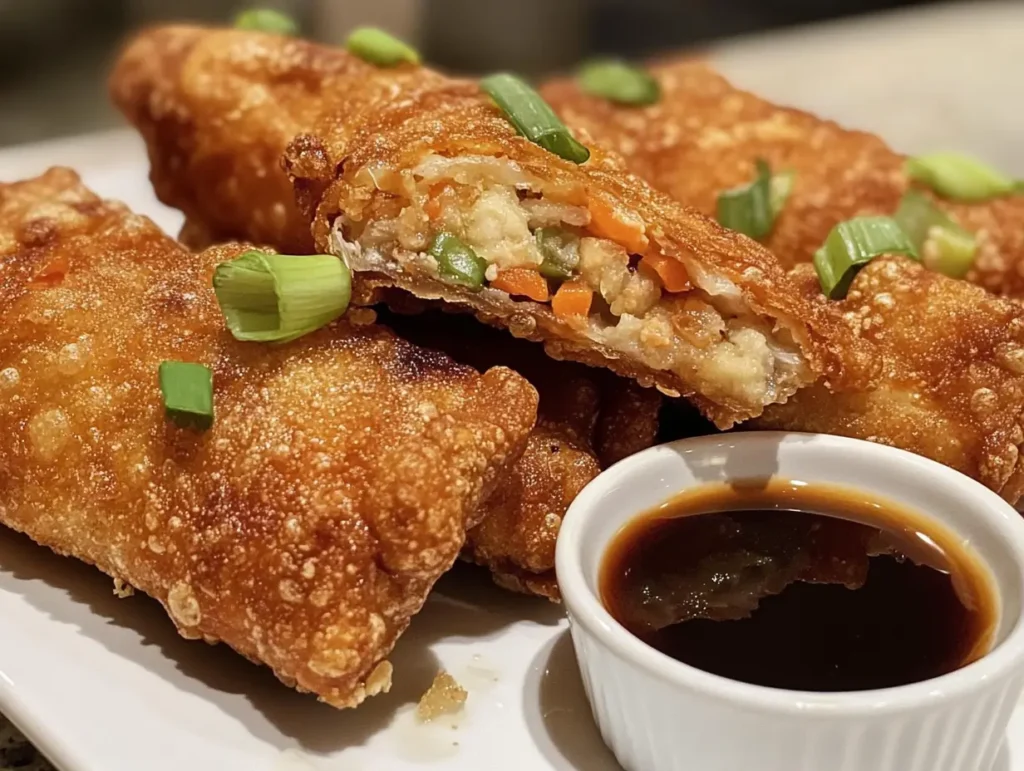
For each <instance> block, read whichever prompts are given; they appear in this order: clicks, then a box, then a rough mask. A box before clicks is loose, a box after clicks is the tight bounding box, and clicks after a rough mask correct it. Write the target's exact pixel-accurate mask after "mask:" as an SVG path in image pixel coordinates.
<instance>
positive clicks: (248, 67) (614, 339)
mask: <svg viewBox="0 0 1024 771" xmlns="http://www.w3.org/2000/svg"><path fill="white" fill-rule="evenodd" d="M113 90H114V94H115V98H116V99H117V101H118V103H119V104H120V105H121V106H122V109H124V110H125V112H126V113H127V114H128V115H129V116H130V117H131V119H132V120H133V122H134V123H136V125H139V126H140V127H141V128H142V131H143V133H144V135H145V136H146V138H147V141H148V143H149V145H150V155H151V158H153V165H154V171H153V176H154V180H155V182H156V185H157V190H158V192H159V193H160V194H161V196H162V197H163V199H164V200H165V201H168V202H169V203H171V204H172V205H176V206H179V207H180V208H182V209H183V210H185V211H186V212H187V213H188V214H189V216H190V217H192V213H193V212H197V211H199V210H200V209H202V210H206V211H214V210H218V208H217V207H219V210H220V211H225V212H227V211H229V210H230V209H231V207H238V211H239V212H241V211H243V210H246V207H249V208H250V209H251V211H252V214H253V216H256V217H259V218H260V219H261V221H262V222H263V223H264V224H265V225H266V227H267V229H268V231H269V232H271V233H273V232H274V231H275V230H276V229H277V228H278V225H281V226H282V227H284V224H285V223H287V222H289V221H290V220H291V219H292V218H293V217H294V216H295V214H296V212H298V213H299V214H300V215H305V216H306V217H307V218H308V221H309V223H310V224H311V225H312V226H313V233H314V242H315V246H316V248H317V249H319V250H328V251H331V252H333V253H336V254H338V255H340V256H342V257H343V259H345V260H346V262H347V263H348V265H349V266H350V268H351V269H352V270H353V272H354V273H355V274H356V276H355V290H356V291H355V298H356V300H357V301H361V302H373V301H374V300H375V299H376V296H377V295H376V291H375V290H376V289H377V288H379V287H397V288H399V289H402V290H405V291H407V292H410V293H412V294H415V295H417V296H419V297H422V298H427V299H440V300H444V301H446V302H448V303H451V304H454V305H458V306H461V307H463V308H467V309H470V310H472V311H473V312H475V313H476V314H477V316H478V317H479V318H481V319H482V320H484V321H487V322H489V323H493V324H495V325H499V326H504V327H507V328H508V329H509V330H510V331H512V333H513V334H515V335H517V336H520V337H525V338H529V339H532V340H536V341H540V342H543V343H544V344H545V346H546V348H547V350H548V352H549V353H550V354H551V355H552V356H554V357H556V358H569V359H575V360H578V361H582V362H584V363H587V364H592V365H596V366H602V367H608V368H610V369H613V370H614V371H616V372H618V373H620V374H622V375H625V376H627V377H631V378H634V379H636V380H638V381H639V382H640V383H641V384H644V385H657V386H659V387H661V388H662V389H663V390H664V391H666V392H669V393H675V394H682V395H686V396H688V397H690V398H692V399H693V400H694V401H695V402H696V403H697V404H699V405H700V407H701V408H702V409H703V410H704V411H705V413H706V414H708V415H709V416H711V417H712V418H713V419H714V420H715V421H716V422H717V423H718V424H719V425H721V426H729V425H732V424H733V423H735V422H736V421H738V420H742V419H745V418H748V417H752V416H755V415H758V414H760V413H761V412H762V411H763V409H764V407H765V406H766V405H768V404H772V403H775V402H782V401H785V400H786V399H787V398H788V397H789V396H790V395H791V394H792V393H793V392H794V391H795V390H796V389H797V388H798V387H800V386H801V385H803V384H805V383H807V382H810V381H811V380H812V379H813V377H814V375H815V370H816V369H817V368H818V367H819V365H820V362H819V360H818V356H817V348H816V346H815V342H816V338H815V331H814V327H815V323H816V321H817V319H816V317H815V313H816V311H815V309H814V307H812V306H808V305H807V303H805V302H804V301H803V299H802V298H801V297H800V296H799V295H798V294H797V293H795V292H794V291H793V288H792V286H791V284H790V283H789V281H788V279H787V278H786V276H785V275H784V273H783V271H782V270H781V268H780V266H779V265H778V264H777V262H776V261H775V260H774V258H773V257H772V255H771V254H770V253H769V252H767V251H766V250H765V249H763V248H762V247H760V246H759V245H758V244H756V243H755V242H753V241H751V240H750V239H747V238H744V237H741V236H739V235H737V234H735V233H732V232H729V231H726V230H724V229H723V228H721V227H719V226H718V225H717V224H716V223H714V222H713V221H711V220H710V219H708V218H706V217H704V216H703V215H701V214H699V213H697V212H696V211H694V210H692V209H688V208H686V207H682V206H679V205H677V204H676V203H674V202H673V201H671V200H670V199H668V198H666V197H664V196H662V195H660V194H658V193H656V192H654V191H653V190H652V189H651V188H649V187H648V186H647V185H646V184H645V183H644V182H642V181H641V180H640V179H638V178H637V177H634V176H631V175H629V174H628V173H626V172H625V171H624V170H623V169H622V168H621V167H620V165H619V164H618V162H617V161H616V159H614V158H613V157H611V156H609V155H607V154H606V153H604V152H602V151H601V150H600V148H599V147H592V148H590V149H591V157H590V160H589V161H588V162H586V163H585V164H583V165H577V164H576V163H573V162H571V161H568V160H564V159H563V158H561V157H559V156H557V155H555V154H553V153H552V152H549V151H548V150H545V149H543V148H541V147H540V146H539V145H537V144H534V143H533V142H531V141H529V140H528V139H526V138H525V137H524V136H520V135H519V134H518V133H517V130H516V128H514V127H513V125H512V123H510V120H509V117H508V116H507V115H506V114H504V113H503V112H502V110H501V109H499V108H498V107H497V106H496V104H494V103H493V102H492V100H491V99H490V98H489V97H488V96H487V95H486V94H484V93H483V92H482V91H481V89H480V87H479V86H478V85H477V84H475V83H470V82H465V81H456V80H450V79H447V78H444V77H442V76H441V75H438V74H437V73H434V72H432V71H430V70H428V69H426V68H421V67H416V66H412V65H403V66H399V67H395V68H391V69H384V68H380V67H376V66H372V65H369V64H367V63H366V62H363V61H361V60H359V59H357V58H356V57H354V56H353V55H351V54H349V53H347V52H346V51H344V50H341V49H338V48H328V47H323V46H318V45H315V44H312V43H309V42H307V41H302V40H297V39H292V38H285V37H281V36H275V35H268V34H261V33H254V32H245V31H238V30H200V29H195V28H185V27H173V28H165V29H162V30H156V31H153V32H149V33H144V35H143V36H142V37H140V38H139V39H137V40H136V41H135V42H134V43H133V44H132V45H131V46H130V47H129V48H128V49H127V51H126V52H125V54H124V55H123V56H122V58H121V60H120V62H119V64H118V68H117V70H116V71H115V74H114V77H113ZM291 132H294V133H295V134H296V136H295V137H294V138H293V139H292V140H291V141H290V144H289V147H288V151H287V153H286V158H285V164H286V169H287V171H288V172H289V174H290V175H291V177H292V179H293V181H294V185H295V190H296V194H297V200H298V203H299V206H298V207H297V208H293V207H285V206H277V204H278V203H280V202H279V201H275V204H274V205H272V206H269V207H268V206H266V201H267V200H268V198H267V197H266V196H267V194H268V193H273V191H271V190H270V189H269V187H268V182H266V181H263V182H261V181H260V174H259V169H260V168H263V167H265V165H266V164H267V163H268V161H267V159H266V152H265V151H266V148H267V147H272V146H278V145H279V143H280V139H281V138H282V137H283V136H285V135H287V134H288V133H291ZM263 136H266V137H267V140H266V142H265V143H264V142H263V141H262V139H261V137H263ZM244 143H248V144H247V146H248V147H250V148H251V149H252V150H253V152H252V153H251V157H250V158H248V159H245V158H242V157H239V154H238V149H237V148H238V147H239V145H240V144H244ZM250 183H251V186H250ZM274 184H275V186H276V182H275V183H274ZM275 212H276V214H275ZM277 215H280V217H279V218H278V217H277ZM238 216H239V215H238V214H237V213H236V214H235V215H233V218H234V219H237V218H238ZM219 227H220V226H219V223H218V222H217V220H216V218H215V217H208V222H207V225H206V227H205V228H204V230H205V232H206V233H207V234H210V233H213V234H215V233H216V232H217V231H218V229H219ZM261 227H262V226H261Z"/></svg>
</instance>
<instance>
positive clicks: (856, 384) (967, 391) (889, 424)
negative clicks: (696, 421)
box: [755, 257, 1024, 503]
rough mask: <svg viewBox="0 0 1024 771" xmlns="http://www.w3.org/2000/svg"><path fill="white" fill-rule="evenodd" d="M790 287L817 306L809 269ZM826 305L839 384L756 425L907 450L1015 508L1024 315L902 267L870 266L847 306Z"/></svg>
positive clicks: (1006, 303) (826, 385)
mask: <svg viewBox="0 0 1024 771" xmlns="http://www.w3.org/2000/svg"><path fill="white" fill-rule="evenodd" d="M796 276H797V278H798V280H799V281H800V283H801V286H802V290H803V292H804V293H805V295H806V296H807V297H808V298H811V297H814V296H815V295H818V296H819V297H820V287H819V286H818V279H817V276H816V275H815V273H814V270H813V268H811V266H809V265H805V266H801V267H800V268H799V269H797V271H796ZM823 303H824V301H823ZM824 304H825V305H826V308H827V309H828V311H829V313H831V314H832V315H833V317H834V320H835V328H834V331H833V334H832V336H831V339H832V345H833V346H834V351H835V353H836V355H838V356H840V357H842V358H843V363H844V365H845V377H844V378H843V379H842V380H841V381H837V382H830V381H828V380H826V381H824V382H822V383H819V384H817V385H815V386H813V387H811V388H806V389H804V390H802V391H800V392H799V393H798V394H797V395H796V396H795V397H794V398H793V399H791V400H790V401H789V402H788V403H787V404H785V405H776V406H773V407H772V408H770V409H769V410H767V411H766V412H765V414H764V415H763V416H762V417H761V418H760V419H759V420H758V421H756V422H755V425H756V426H757V427H760V428H772V429H784V430H789V431H815V432H823V433H827V434H839V435H842V436H851V437H854V438H858V439H869V440H871V441H874V442H879V443H881V444H888V445H891V446H893V447H899V448H902V449H904V450H910V451H911V452H915V453H917V454H919V455H924V456H927V457H929V458H932V459H933V460H937V461H939V462H940V463H944V464H946V465H947V466H951V467H952V468H955V469H957V470H958V471H961V472H963V473H964V474H966V475H968V476H970V477H973V478H974V479H976V480H978V481H979V482H981V483H983V484H985V485H986V486H988V487H990V488H991V489H992V490H994V491H996V492H997V493H999V494H1000V495H1001V496H1003V497H1004V498H1005V499H1006V500H1008V501H1010V502H1011V503H1015V502H1016V501H1017V500H1018V499H1019V498H1020V496H1021V493H1022V492H1024V463H1022V461H1021V453H1020V450H1021V444H1022V442H1024V429H1022V427H1021V426H1022V423H1024V308H1022V307H1021V306H1020V305H1019V304H1018V303H1016V302H1013V301H1010V300H1004V299H1001V298H998V297H994V296H992V295H990V294H988V293H986V292H985V291H984V290H982V289H980V288H978V287H976V286H972V285H970V284H968V283H966V282H964V281H958V280H955V279H951V278H947V277H946V276H943V275H942V274H940V273H935V272H933V271H930V270H927V269H925V268H923V267H922V266H921V265H919V264H918V263H916V262H913V261H911V260H908V259H906V258H903V257H884V258H879V259H876V260H874V261H872V262H871V263H869V264H868V266H867V267H866V268H864V270H863V271H862V272H861V273H860V274H859V275H858V276H857V278H856V279H854V282H853V285H852V286H851V288H850V292H849V294H848V295H847V297H846V299H845V300H842V301H839V302H828V303H824Z"/></svg>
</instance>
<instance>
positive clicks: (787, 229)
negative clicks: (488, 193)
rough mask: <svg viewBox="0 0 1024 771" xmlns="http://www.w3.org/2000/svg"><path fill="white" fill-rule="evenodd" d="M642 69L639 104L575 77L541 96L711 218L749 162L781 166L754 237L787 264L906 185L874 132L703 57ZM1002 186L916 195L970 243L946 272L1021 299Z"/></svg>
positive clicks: (889, 201)
mask: <svg viewBox="0 0 1024 771" xmlns="http://www.w3.org/2000/svg"><path fill="white" fill-rule="evenodd" d="M649 72H650V74H651V75H652V76H653V77H654V78H655V79H656V81H657V84H658V87H659V88H660V96H659V97H658V98H657V99H656V100H655V101H654V103H653V104H649V105H635V106H634V105H630V104H622V103H616V102H613V101H610V100H609V99H607V98H605V97H603V96H596V95H593V94H592V93H588V92H586V91H585V90H584V89H583V88H582V87H581V83H580V81H579V79H558V80H556V81H553V82H551V83H549V84H547V85H546V86H545V87H543V88H542V89H541V93H542V94H543V95H544V96H545V98H546V99H547V101H548V102H549V103H550V104H551V105H552V107H554V109H555V111H556V112H558V114H559V115H560V116H561V117H562V119H563V120H564V121H565V122H566V123H567V124H568V125H569V127H570V128H573V129H576V130H579V131H581V132H583V133H585V134H586V135H587V136H590V137H592V138H593V139H594V140H595V141H597V142H600V143H603V144H604V145H606V146H607V147H610V148H612V149H613V150H616V151H617V152H618V153H620V154H621V155H622V157H623V158H624V159H625V160H626V163H627V166H628V167H629V170H630V171H632V172H633V173H635V174H637V175H639V176H641V177H643V178H644V179H645V180H647V181H648V182H649V183H650V184H652V185H653V186H654V187H656V188H658V189H659V190H661V191H662V192H664V193H667V194H668V195H670V196H672V197H673V198H675V199H676V200H677V201H680V202H681V203H684V204H686V205H688V206H694V207H696V208H697V209H699V210H700V211H702V212H704V213H706V214H708V215H710V216H714V215H715V214H716V210H717V202H718V196H719V194H721V193H722V192H724V191H727V190H731V189H735V188H737V187H740V186H743V185H746V184H748V183H750V182H751V181H752V180H753V179H754V176H755V163H756V162H757V161H758V160H764V161H766V162H767V163H768V165H769V166H770V168H771V169H773V170H775V171H779V172H782V171H785V172H792V173H793V177H792V187H791V190H790V191H789V194H788V197H787V198H786V199H785V203H784V205H783V206H782V207H781V209H780V211H779V212H778V215H777V217H776V219H775V223H774V227H773V228H772V230H771V232H770V233H769V234H768V235H767V236H766V237H765V238H764V243H765V244H766V245H767V246H768V247H769V248H770V249H771V250H772V251H773V252H774V253H775V255H776V256H777V257H778V259H779V261H780V262H782V264H783V265H785V266H787V267H791V266H793V265H797V264H800V263H804V262H810V261H811V259H812V258H813V256H814V252H815V251H816V250H817V249H818V248H819V247H820V246H821V245H822V243H823V242H824V240H825V238H826V236H828V233H829V231H830V230H831V229H832V228H833V227H834V226H835V225H836V224H838V223H840V222H843V221H845V220H848V219H850V218H852V217H854V216H859V215H864V214H884V215H891V214H893V213H895V212H897V210H898V209H899V207H900V203H901V199H902V198H903V196H904V194H905V193H906V192H907V190H908V189H910V188H911V186H912V183H911V180H910V179H909V177H908V175H907V171H906V162H907V158H906V157H905V156H903V155H900V154H899V153H896V152H895V151H893V150H892V149H891V148H890V147H889V146H888V145H886V143H885V142H884V141H882V140H881V139H880V138H879V137H877V136H875V135H873V134H870V133H866V132H863V131H854V130H850V129H847V128H844V127H842V126H840V125H838V124H837V123H835V122H833V121H829V120H824V119H822V118H819V117H817V116H815V115H812V114H810V113H808V112H804V111H801V110H795V109H791V108H788V107H782V106H779V105H775V104H772V103H771V102H768V101H766V100H764V99H761V98H760V97H758V96H756V95H755V94H751V93H749V92H747V91H743V90H741V89H738V88H736V87H735V86H733V85H732V84H731V83H729V81H727V80H726V79H725V78H724V77H722V76H721V75H720V74H718V73H717V72H716V71H715V70H714V69H713V68H712V67H711V66H710V65H709V64H708V63H706V62H704V61H700V60H694V59H675V60H671V59H670V60H666V61H662V62H657V63H654V64H653V65H652V66H651V67H650V68H649ZM951 149H953V148H951ZM959 174H960V175H961V176H962V175H963V174H964V172H963V171H962V170H961V171H960V172H959ZM966 176H967V178H968V179H967V181H968V182H969V183H971V185H972V187H973V185H974V184H975V183H977V182H979V181H980V182H981V184H983V185H984V184H989V185H990V186H991V183H992V180H990V179H989V180H986V177H987V175H986V174H984V173H982V175H981V179H980V180H979V179H977V177H978V172H977V170H974V171H968V172H967V173H966ZM972 178H973V179H972ZM960 184H961V185H962V184H963V183H962V181H961V182H960ZM954 187H955V185H954ZM1004 188H1005V189H1004V190H1003V192H1002V193H998V194H993V195H992V196H981V197H982V198H983V199H984V200H978V201H974V202H969V201H963V200H959V201H958V200H954V199H953V198H950V197H949V196H948V195H947V196H943V195H940V194H936V193H933V192H931V191H927V196H928V198H929V199H930V200H931V202H932V203H933V204H934V205H935V206H936V207H938V209H939V210H940V211H942V212H944V213H945V214H947V215H948V216H950V217H951V218H952V219H953V220H954V221H955V222H957V223H959V224H960V225H961V226H962V227H963V228H965V229H966V230H967V231H969V232H970V233H973V234H974V236H975V237H976V239H977V247H976V251H975V253H974V256H973V259H971V260H970V261H969V263H968V264H967V265H964V266H962V267H961V266H959V265H958V266H957V269H956V275H957V276H961V275H963V276H965V277H966V278H967V280H969V281H971V282H972V283H976V284H979V285H981V286H983V287H985V288H986V289H988V290H989V291H991V292H994V293H996V294H1003V295H1008V296H1015V297H1024V195H1020V194H1019V193H1014V192H1013V189H1012V186H1009V187H1007V186H1005V185H1004ZM964 192H968V190H966V189H965V190H964ZM970 192H977V191H974V190H971V191H970ZM929 251H930V250H925V254H924V255H923V256H924V259H925V264H926V265H929V266H931V267H935V266H936V264H937V263H940V262H941V257H939V256H938V255H935V254H930V253H929Z"/></svg>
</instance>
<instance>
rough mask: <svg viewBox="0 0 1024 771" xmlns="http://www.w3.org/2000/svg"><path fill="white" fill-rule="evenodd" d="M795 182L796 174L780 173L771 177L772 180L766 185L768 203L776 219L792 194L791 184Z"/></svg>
mask: <svg viewBox="0 0 1024 771" xmlns="http://www.w3.org/2000/svg"><path fill="white" fill-rule="evenodd" d="M795 181H796V172H795V171H792V170H789V171H780V172H779V173H778V174H773V175H772V180H771V182H770V183H769V185H768V202H769V204H771V207H772V214H774V215H775V216H776V217H778V216H779V213H780V212H781V211H782V207H783V206H785V205H786V201H788V200H789V194H790V193H792V192H793V183H794V182H795Z"/></svg>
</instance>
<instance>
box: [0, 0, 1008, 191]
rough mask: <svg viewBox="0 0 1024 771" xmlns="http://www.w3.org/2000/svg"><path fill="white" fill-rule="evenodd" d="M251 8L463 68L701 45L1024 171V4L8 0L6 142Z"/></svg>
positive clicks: (938, 145)
mask: <svg viewBox="0 0 1024 771" xmlns="http://www.w3.org/2000/svg"><path fill="white" fill-rule="evenodd" d="M253 4H258V5H259V6H263V7H270V8H277V9H279V10H282V11H285V12H286V13H289V14H290V15H292V16H294V17H295V18H296V19H297V20H298V21H299V22H300V23H301V25H302V29H303V33H304V34H305V35H307V36H309V37H312V38H316V39H319V40H321V41H323V42H326V43H331V44H341V43H342V42H343V41H344V40H345V37H346V34H347V32H348V31H349V30H350V29H351V28H352V27H353V26H356V25H359V24H375V25H378V26H382V27H385V28H387V29H389V30H391V31H392V32H393V33H395V34H397V35H399V36H401V37H403V38H405V39H407V40H409V41H411V42H413V43H414V44H415V45H416V46H417V47H418V48H419V49H420V50H421V51H422V52H423V54H424V56H425V58H426V59H427V61H429V62H431V63H433V64H434V65H436V66H439V67H442V68H445V69H447V70H450V71H453V72H458V73H482V72H487V71H493V70H495V69H512V70H516V71H518V72H521V73H523V74H526V75H528V76H533V77H541V76H544V75H546V74H550V73H557V72H560V71H565V70H567V69H570V68H571V67H572V66H573V65H575V64H576V63H577V62H579V61H580V60H582V59H585V58H587V57H588V56H592V55H595V54H618V55H622V56H627V57H635V58H642V57H645V56H651V55H657V54H658V53H660V52H666V51H676V50H681V49H690V50H697V51H700V52H701V53H706V54H708V55H709V56H711V58H712V60H713V62H714V64H715V65H716V66H717V67H718V68H719V69H720V70H721V71H722V72H723V73H724V74H725V75H726V76H727V77H729V78H730V79H731V80H733V82H734V83H736V84H737V85H739V86H741V87H744V88H747V89H750V90H752V91H755V92H757V93H759V94H761V95H763V96H765V97H767V98H769V99H772V100H774V101H776V102H780V103H783V104H791V105H795V106H798V107H803V108H804V109H808V110H811V111H813V112H816V113H818V114H820V115H823V116H825V117H829V118H833V119H835V120H838V121H840V122H842V123H844V124H846V125H849V126H852V127H857V128H862V129H866V130H870V131H874V132H876V133H878V134H880V135H881V136H882V137H884V138H885V139H886V140H887V141H888V142H889V143H890V144H892V145H893V146H894V147H896V149H898V150H902V151H904V152H924V151H929V150H950V149H955V150H964V151H968V152H971V153H973V154H975V155H979V156H981V157H982V158H984V159H985V160H988V161H989V162H990V163H994V164H997V165H998V166H999V167H1001V168H1003V169H1004V170H1005V171H1007V172H1009V173H1015V174H1018V175H1024V145H1022V143H1021V142H1020V139H1019V137H1020V135H1021V131H1020V129H1021V127H1022V126H1024V114H1022V108H1021V107H1020V100H1019V98H1018V94H1019V88H1020V81H1021V79H1022V76H1024V53H1022V50H1024V49H1022V41H1024V0H960V1H959V2H956V1H955V0H944V1H943V2H937V1H935V0H265V2H258V0H249V2H245V0H0V146H5V145H14V144H21V143H26V142H35V141H38V140H44V139H49V138H54V137H61V136H69V135H76V134H82V133H84V132H90V131H96V130H99V129H105V128H108V127H111V126H116V125H119V124H120V121H119V119H118V116H116V115H115V114H114V112H113V110H112V108H111V107H110V105H109V103H108V100H107V98H106V89H105V79H106V73H107V71H108V69H109V66H110V63H111V61H112V59H113V57H114V56H115V55H116V52H117V48H118V44H119V42H120V41H121V40H122V39H124V37H125V36H126V35H127V34H128V33H129V32H130V30H132V29H134V28H137V27H139V26H143V25H146V24H153V23H157V22H166V21H173V20H187V19H191V20H198V21H205V22H211V23H224V22H228V21H230V20H231V19H232V18H233V17H234V15H235V14H236V13H237V12H238V11H239V10H242V9H243V8H246V7H251V6H252V5H253ZM125 136H126V135H120V137H119V138H118V137H115V138H112V139H111V140H110V141H111V142H114V143H115V144H117V143H118V142H124V141H125V139H124V137H125ZM75 144H76V146H78V145H80V144H81V143H80V142H79V141H77V140H76V143H75ZM18 155H20V154H18ZM10 157H11V156H10V155H9V156H8V158H10Z"/></svg>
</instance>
